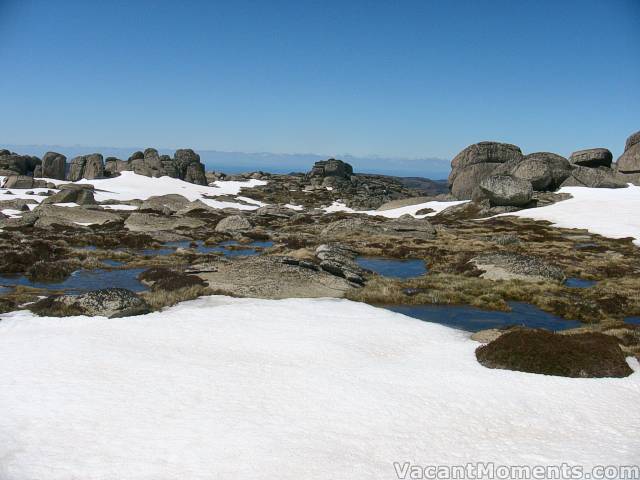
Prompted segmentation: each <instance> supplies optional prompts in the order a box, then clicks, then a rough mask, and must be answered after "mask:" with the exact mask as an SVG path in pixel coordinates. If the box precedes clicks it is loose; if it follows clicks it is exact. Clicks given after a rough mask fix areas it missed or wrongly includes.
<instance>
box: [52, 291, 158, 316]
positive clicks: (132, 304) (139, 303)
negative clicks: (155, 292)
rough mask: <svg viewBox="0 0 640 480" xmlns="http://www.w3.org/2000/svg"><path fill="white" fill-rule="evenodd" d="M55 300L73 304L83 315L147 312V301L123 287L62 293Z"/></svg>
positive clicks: (132, 314)
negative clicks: (78, 292)
mask: <svg viewBox="0 0 640 480" xmlns="http://www.w3.org/2000/svg"><path fill="white" fill-rule="evenodd" d="M55 301H56V302H61V303H64V304H66V305H68V306H73V307H75V308H77V309H78V310H80V311H81V312H82V314H83V315H87V316H92V317H93V316H100V317H107V318H120V317H131V316H134V315H143V314H145V313H149V311H150V308H149V305H148V304H147V302H145V301H144V300H143V299H142V298H140V297H139V296H138V295H136V294H135V293H134V292H132V291H131V290H127V289H124V288H105V289H102V290H92V291H90V292H87V293H83V294H81V295H63V296H61V297H57V298H56V299H55Z"/></svg>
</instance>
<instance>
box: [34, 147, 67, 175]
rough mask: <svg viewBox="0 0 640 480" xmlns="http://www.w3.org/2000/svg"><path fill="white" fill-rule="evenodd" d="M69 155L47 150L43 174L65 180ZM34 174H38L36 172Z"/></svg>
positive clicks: (42, 169) (43, 163) (42, 168)
mask: <svg viewBox="0 0 640 480" xmlns="http://www.w3.org/2000/svg"><path fill="white" fill-rule="evenodd" d="M66 162H67V157H65V156H64V155H62V154H60V153H56V152H47V153H45V154H44V157H42V167H41V176H43V177H45V178H55V179H56V180H64V178H65V169H66V166H67V164H66ZM34 176H37V175H35V174H34Z"/></svg>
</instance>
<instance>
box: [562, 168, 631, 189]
mask: <svg viewBox="0 0 640 480" xmlns="http://www.w3.org/2000/svg"><path fill="white" fill-rule="evenodd" d="M560 186H561V187H591V188H624V187H626V186H627V184H626V182H625V181H624V180H623V179H621V178H620V177H619V176H618V175H616V174H615V172H614V171H613V170H611V169H610V168H607V167H599V168H590V167H575V168H574V169H573V170H571V175H570V176H569V177H568V178H567V179H566V180H565V181H564V182H562V185H560Z"/></svg>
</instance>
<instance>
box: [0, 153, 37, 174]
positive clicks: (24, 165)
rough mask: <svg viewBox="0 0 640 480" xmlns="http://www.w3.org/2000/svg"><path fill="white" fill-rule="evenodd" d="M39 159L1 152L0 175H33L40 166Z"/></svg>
mask: <svg viewBox="0 0 640 480" xmlns="http://www.w3.org/2000/svg"><path fill="white" fill-rule="evenodd" d="M40 163H41V161H40V159H39V158H38V157H32V156H29V155H18V154H17V153H13V152H10V151H9V150H4V149H3V150H0V175H2V176H8V175H31V176H33V172H34V170H35V169H36V167H38V166H39V165H40Z"/></svg>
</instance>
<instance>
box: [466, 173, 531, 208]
mask: <svg viewBox="0 0 640 480" xmlns="http://www.w3.org/2000/svg"><path fill="white" fill-rule="evenodd" d="M479 187H480V190H481V191H482V193H483V194H484V195H486V197H487V198H489V201H490V202H491V204H492V205H494V206H513V207H522V206H525V205H526V204H528V203H529V202H530V201H531V197H532V196H533V188H532V187H531V182H529V181H527V180H522V179H520V178H516V177H513V176H511V175H491V176H489V177H486V178H483V179H482V180H481V181H480V184H479Z"/></svg>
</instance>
